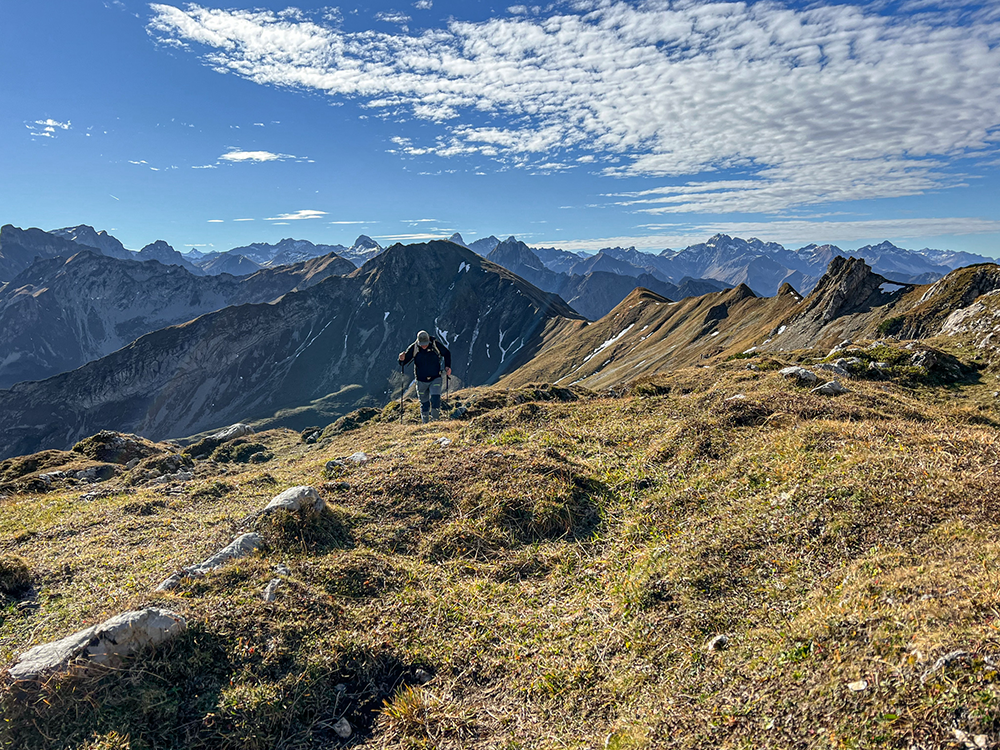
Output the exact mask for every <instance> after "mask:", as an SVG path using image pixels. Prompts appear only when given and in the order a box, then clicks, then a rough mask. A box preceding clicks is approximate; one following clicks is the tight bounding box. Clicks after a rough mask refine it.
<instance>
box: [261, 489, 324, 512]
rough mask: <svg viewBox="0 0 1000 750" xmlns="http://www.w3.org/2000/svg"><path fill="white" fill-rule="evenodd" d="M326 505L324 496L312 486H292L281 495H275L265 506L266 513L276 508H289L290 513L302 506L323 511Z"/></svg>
mask: <svg viewBox="0 0 1000 750" xmlns="http://www.w3.org/2000/svg"><path fill="white" fill-rule="evenodd" d="M325 505H326V503H325V502H324V500H323V498H321V497H320V496H319V493H318V492H316V490H315V489H313V488H312V487H308V486H302V487H290V488H288V489H287V490H285V491H284V492H282V493H281V494H280V495H275V497H274V498H273V499H272V500H271V502H269V503H268V504H267V505H266V506H265V507H264V513H270V512H271V511H274V510H287V511H289V512H290V513H295V512H296V511H298V510H301V509H302V508H311V509H312V510H315V511H321V510H323V507H324V506H325Z"/></svg>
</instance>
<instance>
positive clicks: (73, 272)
mask: <svg viewBox="0 0 1000 750" xmlns="http://www.w3.org/2000/svg"><path fill="white" fill-rule="evenodd" d="M352 271H354V264H352V263H351V262H350V261H347V260H345V259H344V258H341V257H340V256H338V255H336V254H335V253H331V254H329V255H326V256H322V257H320V258H312V259H310V260H306V261H302V262H299V263H296V264H293V265H289V266H281V267H278V268H268V269H262V270H259V271H257V272H256V273H254V274H251V275H249V276H242V277H239V278H237V277H235V276H231V275H229V274H221V275H216V276H196V275H194V274H192V273H191V272H189V271H188V270H186V269H185V268H183V267H178V266H176V265H164V264H162V263H160V262H159V261H155V260H154V261H151V262H142V261H139V260H125V259H119V258H117V257H109V256H106V255H99V254H97V253H95V252H92V251H90V250H84V249H80V248H77V252H76V253H74V254H73V255H70V256H69V257H65V256H56V257H51V258H45V259H42V260H38V261H36V262H35V263H33V264H32V265H31V266H29V267H28V268H26V269H25V270H23V271H21V272H20V273H19V274H17V275H16V276H15V277H14V278H13V279H12V280H11V281H10V282H9V283H7V284H4V285H3V286H2V287H0V388H8V387H10V386H11V385H13V384H14V383H17V382H19V381H22V380H41V379H43V378H46V377H49V376H51V375H55V374H57V373H60V372H64V371H66V370H72V369H75V368H77V367H79V366H80V365H82V364H84V363H86V362H89V361H91V360H94V359H99V358H100V357H103V356H105V355H107V354H110V353H111V352H113V351H115V350H116V349H120V348H121V347H123V346H125V345H126V344H129V343H131V342H132V341H134V340H135V339H137V338H139V337H140V336H143V335H145V334H147V333H150V332H151V331H155V330H157V329H159V328H164V327H166V326H171V325H176V324H178V323H185V322H187V321H189V320H192V319H193V318H196V317H198V316H199V315H203V314H205V313H208V312H212V311H214V310H220V309H222V308H224V307H228V306H230V305H241V304H246V303H260V302H272V301H274V300H276V299H278V298H279V297H281V296H282V295H284V294H286V293H287V292H290V291H293V290H296V289H305V288H308V287H310V286H312V285H314V284H316V283H318V282H320V281H322V280H323V279H325V278H326V277H328V276H331V275H342V274H345V273H351V272H352Z"/></svg>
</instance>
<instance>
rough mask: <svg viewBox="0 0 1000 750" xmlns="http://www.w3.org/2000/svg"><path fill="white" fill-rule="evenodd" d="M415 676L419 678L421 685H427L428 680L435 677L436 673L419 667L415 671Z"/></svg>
mask: <svg viewBox="0 0 1000 750" xmlns="http://www.w3.org/2000/svg"><path fill="white" fill-rule="evenodd" d="M413 676H414V677H416V678H417V682H419V683H420V684H421V685H426V684H427V683H428V682H430V681H431V680H433V679H434V675H432V674H431V673H430V672H428V671H427V670H425V669H418V670H417V671H416V672H414V673H413Z"/></svg>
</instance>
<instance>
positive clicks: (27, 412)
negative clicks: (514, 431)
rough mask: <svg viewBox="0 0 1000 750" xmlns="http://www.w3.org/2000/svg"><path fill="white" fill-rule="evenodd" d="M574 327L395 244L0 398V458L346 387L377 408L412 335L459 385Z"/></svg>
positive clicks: (486, 273)
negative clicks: (350, 266) (438, 347)
mask: <svg viewBox="0 0 1000 750" xmlns="http://www.w3.org/2000/svg"><path fill="white" fill-rule="evenodd" d="M578 319H579V316H578V315H577V314H576V313H574V312H573V311H572V310H571V309H570V308H569V307H567V306H566V304H565V303H563V302H562V300H560V299H559V298H558V297H556V296H555V295H551V294H546V293H544V292H541V291H540V290H538V289H536V288H535V287H533V286H531V285H530V284H528V283H526V282H525V281H523V280H522V279H519V278H518V277H516V276H513V275H512V274H510V273H509V272H507V271H506V270H504V269H502V268H500V267H499V266H496V265H494V264H492V263H489V262H487V261H485V260H484V259H483V258H481V257H479V256H478V255H476V254H475V253H473V252H471V251H469V250H466V249H465V248H462V247H459V246H458V245H455V244H453V243H450V242H442V241H437V242H430V243H426V244H421V245H409V246H403V245H394V246H393V247H391V248H390V249H389V250H387V251H385V252H384V253H381V254H380V255H378V256H376V257H375V258H373V259H372V260H370V261H368V263H366V264H365V265H364V266H363V267H362V268H360V269H358V270H357V271H355V272H354V273H352V274H351V275H349V276H334V277H330V278H327V279H325V280H323V281H322V282H320V283H319V284H316V285H315V286H313V287H310V288H309V289H305V290H303V291H297V292H292V293H289V294H286V295H285V296H284V297H282V298H281V299H280V300H278V301H277V302H275V303H274V304H264V305H240V306H236V307H227V308H225V309H223V310H219V311H218V312H214V313H210V314H207V315H203V316H202V317H200V318H198V319H196V320H193V321H191V322H189V323H185V324H183V325H180V326H174V327H170V328H164V329H161V330H158V331H155V332H153V333H150V334H148V335H146V336H143V337H142V338H140V339H139V340H137V341H136V342H134V343H132V344H131V345H129V346H126V347H125V348H123V349H120V350H119V351H116V352H114V353H113V354H110V355H108V356H106V357H104V358H102V359H99V360H97V361H95V362H91V363H90V364H87V365H85V366H83V367H81V368H79V369H77V370H74V371H72V372H67V373H63V374H61V375H58V376H55V377H53V378H49V379H48V380H44V381H40V382H28V383H18V384H17V385H15V386H14V387H13V388H12V389H10V390H8V391H0V435H3V436H4V437H3V439H2V441H3V442H2V443H0V456H9V455H14V454H18V453H27V452H31V451H33V450H37V449H40V448H47V447H54V448H63V447H67V446H69V445H71V444H72V443H73V442H75V441H76V440H77V439H79V438H80V437H82V436H85V435H88V434H91V433H93V432H95V431H97V430H99V429H109V428H110V429H118V430H126V431H130V432H139V433H142V434H144V435H147V436H150V437H153V438H155V439H162V438H167V437H179V436H184V435H190V434H193V433H196V432H199V431H202V430H207V429H211V428H215V427H218V426H221V425H225V424H229V423H232V422H236V421H243V420H248V419H259V418H267V417H273V416H274V415H275V414H276V413H277V412H279V411H280V410H282V409H296V408H299V407H302V406H304V405H308V404H309V403H310V402H312V401H315V400H317V399H323V398H325V397H327V396H329V395H330V394H334V393H338V392H344V390H345V388H347V389H348V390H349V391H350V393H351V394H352V395H351V396H350V399H351V402H352V403H358V402H367V403H371V402H372V401H375V402H376V403H380V402H381V401H382V400H383V399H384V398H385V393H386V387H387V383H388V381H389V380H390V379H392V378H395V379H396V381H395V382H396V383H397V384H398V378H399V364H398V362H397V361H396V355H397V353H398V352H399V351H401V350H403V349H404V348H405V347H406V346H407V345H408V344H409V343H410V342H411V341H412V340H413V337H414V335H415V334H416V332H417V331H418V330H420V329H426V330H428V331H430V332H431V333H432V334H434V335H436V336H437V337H438V338H439V339H440V340H441V341H443V342H444V343H445V344H446V345H447V346H448V347H449V348H450V349H451V351H452V362H453V372H454V375H455V377H456V378H457V379H459V380H460V381H461V382H462V383H463V384H465V385H479V384H484V383H491V382H494V381H496V380H497V379H498V378H499V377H500V376H502V375H503V374H505V373H507V372H510V371H512V370H513V369H515V368H516V367H517V366H518V365H519V364H521V363H523V362H525V361H527V359H529V358H530V357H531V356H532V355H533V354H534V352H535V351H537V350H538V348H539V347H540V346H541V343H542V341H543V339H544V337H545V336H547V335H549V336H551V335H552V334H553V331H554V330H555V329H558V328H559V327H560V326H563V325H566V324H567V323H570V322H573V321H576V320H578ZM304 418H306V419H308V418H309V417H304ZM286 421H287V423H289V424H296V423H295V419H294V417H289V418H288V420H286ZM279 423H280V420H279ZM300 426H305V425H300Z"/></svg>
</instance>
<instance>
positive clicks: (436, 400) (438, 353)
mask: <svg viewBox="0 0 1000 750" xmlns="http://www.w3.org/2000/svg"><path fill="white" fill-rule="evenodd" d="M442 359H444V371H445V374H446V375H448V376H449V377H450V376H451V352H450V351H448V347H446V346H445V345H444V344H442V343H441V342H440V341H438V340H437V339H435V338H434V337H433V336H431V335H430V334H429V333H427V331H420V333H418V334H417V340H416V341H414V342H413V343H412V344H410V347H409V348H408V349H407V350H406V351H405V352H400V353H399V363H400V364H401V365H402V366H403V367H406V365H408V364H410V362H413V363H414V370H415V371H416V378H417V397H418V398H419V399H420V421H421V422H423V423H424V424H427V423H428V422H429V421H431V420H432V419H439V418H440V417H441V360H442Z"/></svg>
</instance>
